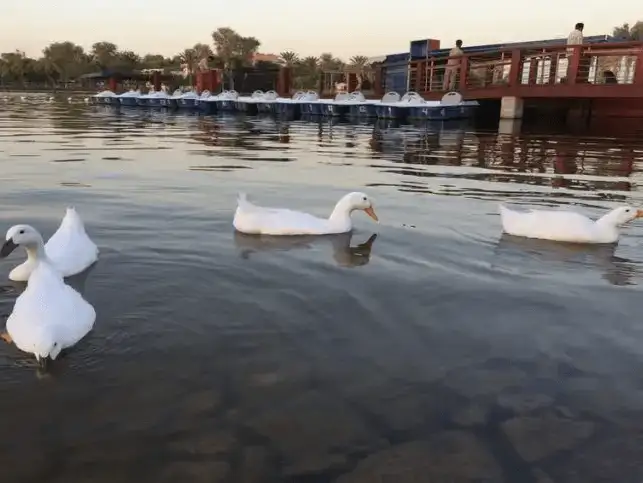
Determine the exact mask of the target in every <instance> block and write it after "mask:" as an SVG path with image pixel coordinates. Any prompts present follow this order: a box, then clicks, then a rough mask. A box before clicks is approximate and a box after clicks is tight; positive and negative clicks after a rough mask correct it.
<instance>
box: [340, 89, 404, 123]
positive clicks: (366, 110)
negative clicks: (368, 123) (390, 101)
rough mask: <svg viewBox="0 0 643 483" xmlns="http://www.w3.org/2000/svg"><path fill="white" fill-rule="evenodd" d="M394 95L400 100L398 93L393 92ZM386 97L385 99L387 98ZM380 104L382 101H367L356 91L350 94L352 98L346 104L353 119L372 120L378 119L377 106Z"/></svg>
mask: <svg viewBox="0 0 643 483" xmlns="http://www.w3.org/2000/svg"><path fill="white" fill-rule="evenodd" d="M389 94H390V93H389ZM389 94H387V95H389ZM393 94H395V95H396V96H397V97H398V99H399V94H398V93H397V92H393ZM387 95H386V96H387ZM386 96H384V99H386V98H387V97H386ZM380 102H382V101H378V100H369V99H366V98H365V97H364V94H362V93H361V92H360V91H355V92H352V93H351V94H350V98H349V99H348V100H347V101H346V104H348V106H349V108H348V109H349V114H350V116H351V117H353V118H372V117H377V110H376V106H377V104H379V103H380Z"/></svg>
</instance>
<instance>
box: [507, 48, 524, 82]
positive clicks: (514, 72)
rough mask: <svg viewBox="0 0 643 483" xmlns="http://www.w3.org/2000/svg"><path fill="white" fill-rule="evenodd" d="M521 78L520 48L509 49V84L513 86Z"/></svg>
mask: <svg viewBox="0 0 643 483" xmlns="http://www.w3.org/2000/svg"><path fill="white" fill-rule="evenodd" d="M521 79H522V50H520V49H514V50H512V51H511V67H510V68H509V86H510V87H515V86H517V85H519V84H520V81H521Z"/></svg>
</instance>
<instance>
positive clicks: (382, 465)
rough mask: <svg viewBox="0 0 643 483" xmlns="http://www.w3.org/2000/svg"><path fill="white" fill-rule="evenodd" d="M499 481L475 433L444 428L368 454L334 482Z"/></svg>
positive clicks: (492, 461)
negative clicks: (432, 435)
mask: <svg viewBox="0 0 643 483" xmlns="http://www.w3.org/2000/svg"><path fill="white" fill-rule="evenodd" d="M472 481H475V482H479V483H501V482H503V481H504V479H503V476H502V469H501V468H500V466H499V465H498V463H497V462H496V461H495V459H494V458H493V456H492V455H491V454H490V453H489V451H488V450H487V449H486V448H485V446H484V445H483V444H482V443H480V442H479V441H478V440H477V439H476V437H475V436H474V435H472V434H470V433H467V432H464V431H445V432H442V433H439V434H437V435H435V436H434V437H432V438H430V439H429V440H426V441H412V442H409V443H405V444H400V445H397V446H393V447H391V448H388V449H385V450H383V451H380V452H378V453H375V454H372V455H370V456H368V457H367V458H365V459H363V460H362V461H360V462H359V463H358V465H357V467H356V468H355V469H354V470H353V471H352V472H350V473H347V474H345V475H342V476H341V477H339V478H338V479H337V482H336V483H374V482H378V483H379V482H387V483H388V482H391V483H418V482H448V483H465V482H472Z"/></svg>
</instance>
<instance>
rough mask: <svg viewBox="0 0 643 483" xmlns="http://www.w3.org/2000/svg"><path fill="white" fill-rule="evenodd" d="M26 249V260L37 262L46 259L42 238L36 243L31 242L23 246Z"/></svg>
mask: <svg viewBox="0 0 643 483" xmlns="http://www.w3.org/2000/svg"><path fill="white" fill-rule="evenodd" d="M25 250H26V251H27V261H28V262H31V263H38V262H42V261H46V260H48V258H47V252H46V251H45V244H44V243H43V241H42V240H40V241H39V242H38V243H33V244H29V245H26V246H25Z"/></svg>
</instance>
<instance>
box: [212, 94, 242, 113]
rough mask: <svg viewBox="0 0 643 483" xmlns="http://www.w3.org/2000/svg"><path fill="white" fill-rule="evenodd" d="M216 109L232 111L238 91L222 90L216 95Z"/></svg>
mask: <svg viewBox="0 0 643 483" xmlns="http://www.w3.org/2000/svg"><path fill="white" fill-rule="evenodd" d="M216 97H217V99H216V103H217V111H219V112H234V110H235V108H236V102H237V99H238V98H239V93H238V92H237V91H235V90H234V89H233V90H230V91H223V92H222V93H221V94H219V95H218V96H216Z"/></svg>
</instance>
